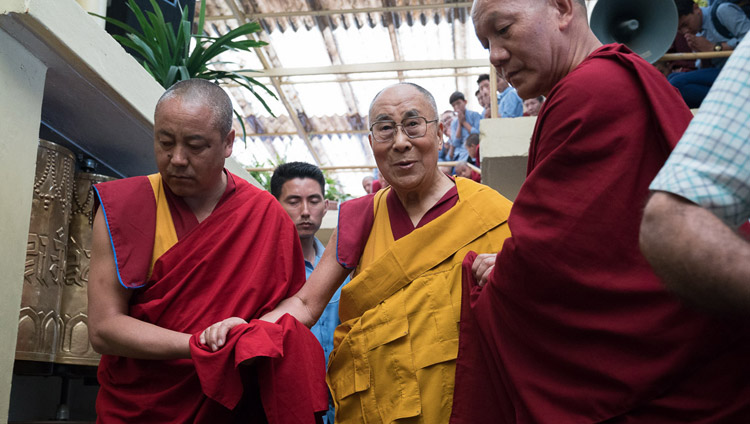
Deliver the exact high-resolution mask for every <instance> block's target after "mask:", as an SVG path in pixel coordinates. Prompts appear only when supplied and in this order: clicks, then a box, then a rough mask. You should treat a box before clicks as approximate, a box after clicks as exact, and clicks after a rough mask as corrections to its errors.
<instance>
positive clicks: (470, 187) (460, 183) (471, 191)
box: [456, 177, 513, 213]
mask: <svg viewBox="0 0 750 424" xmlns="http://www.w3.org/2000/svg"><path fill="white" fill-rule="evenodd" d="M456 187H457V188H458V190H459V191H458V196H459V199H460V198H461V197H462V195H463V198H464V199H466V200H467V201H469V202H471V203H474V204H479V205H485V206H490V208H491V209H493V210H495V211H497V212H501V211H506V213H510V208H511V207H512V206H513V202H511V201H510V200H508V199H507V198H506V197H505V196H503V195H502V194H500V193H499V192H497V191H496V190H495V189H493V188H492V187H489V186H486V185H484V184H481V183H478V182H476V181H472V180H470V179H468V178H461V177H457V178H456Z"/></svg>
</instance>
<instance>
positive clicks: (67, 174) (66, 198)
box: [16, 140, 75, 361]
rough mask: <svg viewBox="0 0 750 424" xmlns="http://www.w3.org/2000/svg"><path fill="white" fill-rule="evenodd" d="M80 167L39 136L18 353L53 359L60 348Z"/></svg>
mask: <svg viewBox="0 0 750 424" xmlns="http://www.w3.org/2000/svg"><path fill="white" fill-rule="evenodd" d="M74 169H75V158H74V156H73V153H72V152H70V151H69V150H68V149H65V148H63V147H61V146H58V145H56V144H54V143H50V142H48V141H45V140H39V149H38V150H37V160H36V175H35V177H34V193H33V200H32V207H31V221H30V224H29V241H28V244H27V247H26V264H25V265H26V269H25V271H24V281H23V294H22V296H21V311H20V314H19V319H18V341H17V345H16V359H25V360H36V361H52V360H53V359H54V356H55V352H56V351H57V345H58V343H59V335H60V328H61V320H60V315H59V313H58V311H59V310H60V295H61V290H62V286H63V284H64V282H65V262H66V256H67V249H66V244H67V240H68V223H69V218H70V210H71V197H72V193H73V171H74Z"/></svg>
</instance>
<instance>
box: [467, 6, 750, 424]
mask: <svg viewBox="0 0 750 424" xmlns="http://www.w3.org/2000/svg"><path fill="white" fill-rule="evenodd" d="M472 18H473V20H474V26H475V28H476V33H477V36H478V38H479V40H480V41H481V43H482V44H483V45H484V46H485V47H486V48H487V49H488V50H489V55H490V62H491V63H492V65H494V66H495V68H497V70H498V72H500V73H502V74H503V75H505V76H506V78H507V79H508V81H509V82H510V83H511V84H512V85H513V86H514V87H516V88H517V89H518V94H519V95H520V96H521V97H522V98H531V97H536V96H539V95H544V96H547V101H546V102H545V103H544V105H543V106H542V109H541V112H540V114H539V117H538V120H537V124H536V128H535V130H534V134H533V136H532V140H531V147H530V149H529V161H528V171H527V178H526V180H525V182H524V184H523V186H522V187H521V190H520V192H519V193H518V197H517V198H516V201H515V203H514V206H513V212H512V213H511V215H510V218H509V224H510V228H511V232H512V234H513V236H512V237H511V238H509V239H508V240H506V242H505V244H504V245H503V249H502V251H501V252H500V253H499V254H497V255H489V256H480V257H479V259H478V260H477V261H475V262H472V257H470V258H468V261H467V263H466V265H467V266H472V265H473V266H474V271H475V273H474V274H475V275H474V277H475V279H474V280H473V281H467V284H466V289H467V290H471V291H470V293H471V296H468V295H467V294H466V293H464V299H467V300H468V299H470V300H471V302H467V305H464V306H465V308H464V312H465V314H464V316H465V317H466V320H465V321H462V327H461V329H462V331H463V330H477V331H475V332H474V333H473V334H472V336H473V340H475V341H476V343H473V344H467V345H466V347H467V348H469V349H471V348H474V347H480V348H483V349H482V350H481V351H480V352H479V354H481V355H482V356H480V357H479V359H477V360H474V361H473V362H469V363H467V364H466V365H467V369H469V370H474V371H476V373H475V375H474V378H473V379H472V378H467V379H465V380H457V382H456V394H455V397H454V401H455V402H454V420H453V422H462V423H477V422H495V423H556V424H566V423H576V424H581V423H608V424H612V423H660V424H664V423H678V422H691V423H719V422H722V423H740V422H750V421H749V420H750V384H748V381H750V362H749V361H748V360H747V358H748V357H750V350H749V349H748V343H747V340H748V338H747V334H748V333H747V330H746V329H744V328H742V327H741V326H738V325H735V324H733V323H732V322H721V321H719V320H718V319H714V318H712V317H711V316H709V315H707V314H704V313H701V312H698V311H695V310H692V309H690V308H688V307H686V306H685V305H683V304H682V303H681V302H680V300H679V299H677V298H676V297H675V296H673V295H672V294H671V293H669V292H668V291H667V290H665V288H664V287H663V285H662V282H661V281H660V280H659V278H657V276H656V275H655V274H654V273H653V271H652V270H651V268H650V266H649V264H648V263H647V262H646V260H645V259H644V257H643V256H642V255H641V253H640V251H639V249H638V232H639V226H640V221H641V215H642V213H641V210H642V207H643V205H644V204H645V201H646V198H647V196H648V185H649V183H650V181H651V180H652V179H653V178H654V176H655V175H656V173H657V172H658V170H659V169H660V168H661V166H662V164H663V163H664V161H665V160H666V158H667V156H668V155H669V152H670V151H671V150H672V148H673V147H674V145H675V144H676V143H677V141H678V140H679V138H680V136H681V135H682V133H683V131H684V130H685V128H686V127H687V125H688V122H689V121H690V119H691V113H690V111H689V110H688V109H687V107H686V106H685V104H684V102H683V101H682V99H681V98H680V96H679V94H678V93H677V92H676V90H674V89H673V88H672V87H670V85H669V84H668V83H667V81H666V79H665V78H664V77H663V76H662V75H661V74H660V73H659V72H658V71H656V69H655V68H654V67H653V66H651V65H649V64H648V63H647V62H645V61H644V60H642V59H641V58H640V57H638V56H637V55H635V54H634V53H632V52H631V51H630V50H628V48H627V47H624V46H622V45H605V46H602V45H601V44H600V43H599V41H598V40H597V39H596V37H595V36H594V34H593V33H592V32H591V30H590V29H589V27H588V22H587V14H586V7H585V3H584V2H583V0H580V1H579V0H551V1H541V0H477V1H476V2H475V3H474V6H473V10H472ZM472 256H473V255H472ZM493 265H494V266H493ZM467 311H468V312H467ZM470 317H473V321H472V320H470V319H469V318H470ZM466 321H469V323H468V324H467V325H464V323H465V322H466ZM471 324H473V325H471ZM464 335H465V334H462V339H463V336H464ZM467 339H468V338H467ZM462 347H464V345H462ZM466 353H467V354H469V353H471V352H466ZM474 353H477V352H474ZM470 356H471V355H465V356H463V357H470ZM477 364H482V366H481V367H477ZM463 365H464V364H462V363H459V364H458V372H457V376H461V375H464V376H466V375H469V374H467V373H464V374H462V373H461V370H462V369H463V368H462V367H463Z"/></svg>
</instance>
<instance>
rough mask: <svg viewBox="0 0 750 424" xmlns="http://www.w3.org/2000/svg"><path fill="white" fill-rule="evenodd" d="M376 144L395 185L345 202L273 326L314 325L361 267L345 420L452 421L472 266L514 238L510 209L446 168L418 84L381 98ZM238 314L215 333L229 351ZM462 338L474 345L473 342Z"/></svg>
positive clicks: (351, 312)
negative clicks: (465, 277)
mask: <svg viewBox="0 0 750 424" xmlns="http://www.w3.org/2000/svg"><path fill="white" fill-rule="evenodd" d="M369 116H370V124H371V126H370V135H369V140H370V146H371V147H372V151H373V154H374V156H375V161H376V162H377V164H378V168H379V169H380V172H381V174H382V176H383V177H384V178H385V180H387V181H388V182H389V183H390V184H391V186H390V188H386V189H382V190H380V191H378V192H377V193H375V194H371V195H368V196H365V197H361V198H359V199H355V200H351V201H349V202H346V203H344V204H343V205H342V206H341V210H340V213H339V225H338V228H337V232H336V233H334V235H333V236H332V237H331V240H330V242H329V243H328V248H326V250H325V253H324V255H323V257H322V259H321V261H320V262H319V264H318V266H317V268H315V271H314V272H313V273H312V275H310V278H309V279H308V280H307V282H306V283H305V285H304V286H303V288H302V289H300V291H299V292H298V293H297V294H296V295H294V296H293V297H291V298H288V299H286V300H284V301H283V302H282V303H281V304H280V305H279V306H278V307H277V308H276V309H275V310H274V311H272V312H271V313H269V314H268V315H266V316H265V317H264V319H268V320H275V319H277V318H278V317H280V316H281V315H283V314H284V313H291V314H292V315H294V316H295V317H296V318H297V319H298V320H300V321H302V322H303V323H305V324H307V325H313V324H314V323H315V322H316V320H317V318H318V316H319V315H320V313H321V312H322V311H323V308H325V306H326V304H327V303H328V300H329V299H330V298H331V296H332V295H333V293H334V292H335V291H336V289H337V288H338V287H339V285H340V284H341V283H342V282H343V281H344V279H345V278H346V276H347V275H348V274H349V273H350V272H351V271H352V269H353V270H354V271H353V279H352V280H351V282H349V284H347V285H346V286H344V288H343V289H342V291H341V298H340V301H339V315H340V318H341V322H342V324H341V325H340V326H339V327H338V328H337V329H336V332H335V336H334V351H333V353H332V354H331V357H330V362H329V368H328V376H327V380H328V385H329V387H330V389H331V393H332V395H333V398H334V402H335V405H336V422H337V423H381V422H384V423H390V422H392V421H395V420H399V422H404V423H406V422H408V423H444V422H448V420H449V418H450V415H451V410H452V402H453V387H454V381H455V370H456V358H457V355H458V346H459V339H458V334H459V332H458V328H459V325H460V312H461V272H462V268H461V262H462V260H463V259H464V256H466V253H467V252H469V251H475V252H494V251H496V250H499V249H500V248H501V247H502V244H503V241H504V240H505V239H506V238H507V237H509V236H510V232H509V230H508V226H507V224H506V220H507V217H508V214H509V212H510V207H511V202H510V201H508V200H507V199H505V198H504V197H502V196H501V195H500V194H498V193H497V192H495V191H494V190H492V189H490V188H488V187H486V186H483V185H481V184H477V183H475V182H473V181H471V180H468V179H465V178H456V179H455V180H453V179H451V178H450V177H448V176H446V175H445V174H443V173H442V172H440V170H439V169H438V166H437V165H438V164H437V159H438V152H439V151H440V149H441V148H442V140H443V131H444V128H443V125H442V124H441V123H440V121H439V117H438V111H437V107H436V105H435V100H434V98H433V97H432V95H431V94H430V93H429V92H428V91H426V90H425V89H423V88H422V87H420V86H418V85H416V84H410V83H402V84H397V85H394V86H391V87H388V88H386V89H384V90H383V91H381V92H380V93H379V94H378V95H377V96H376V97H375V99H374V100H373V102H372V104H371V106H370V114H369ZM242 322H244V321H242V320H240V319H237V318H230V319H228V320H225V321H223V322H220V323H217V324H214V325H213V326H212V327H211V328H210V329H209V330H208V331H207V332H206V337H207V339H208V340H209V343H216V345H217V346H221V344H222V343H223V342H224V335H225V334H226V332H227V331H228V329H229V328H231V327H232V326H233V325H236V324H238V323H242ZM462 343H463V341H462Z"/></svg>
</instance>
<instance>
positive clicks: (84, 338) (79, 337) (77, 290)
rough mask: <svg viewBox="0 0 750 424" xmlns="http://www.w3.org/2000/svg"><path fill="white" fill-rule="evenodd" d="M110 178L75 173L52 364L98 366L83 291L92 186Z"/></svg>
mask: <svg viewBox="0 0 750 424" xmlns="http://www.w3.org/2000/svg"><path fill="white" fill-rule="evenodd" d="M113 179H114V178H111V177H107V176H104V175H98V174H90V173H84V172H82V173H78V174H76V180H75V186H76V188H75V191H74V192H73V200H72V212H71V216H70V231H69V236H68V260H67V267H66V272H65V284H64V285H63V287H62V293H61V294H62V299H61V302H60V318H61V320H62V332H61V338H60V344H59V349H58V351H57V356H56V358H55V362H59V363H64V364H77V365H98V364H99V357H100V356H99V354H98V353H96V352H94V349H93V348H92V347H91V343H89V335H88V308H87V287H88V283H89V262H90V260H91V233H92V231H91V226H92V224H93V223H94V196H96V194H95V193H94V187H93V186H94V184H98V183H101V182H104V181H110V180H113Z"/></svg>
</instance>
